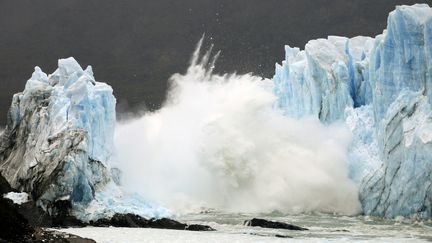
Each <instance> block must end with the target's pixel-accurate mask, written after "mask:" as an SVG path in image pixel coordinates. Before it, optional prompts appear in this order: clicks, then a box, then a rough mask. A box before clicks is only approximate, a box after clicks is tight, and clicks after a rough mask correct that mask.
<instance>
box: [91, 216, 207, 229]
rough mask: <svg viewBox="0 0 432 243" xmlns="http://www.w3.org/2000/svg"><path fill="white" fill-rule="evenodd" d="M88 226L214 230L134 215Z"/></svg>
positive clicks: (166, 219) (114, 217)
mask: <svg viewBox="0 0 432 243" xmlns="http://www.w3.org/2000/svg"><path fill="white" fill-rule="evenodd" d="M89 225H91V226H95V227H109V226H114V227H127V228H156V229H174V230H191V231H213V230H214V229H213V228H212V227H210V226H207V225H199V224H191V225H187V224H184V223H180V222H178V221H175V220H172V219H168V218H161V219H150V220H148V219H145V218H143V217H141V216H138V215H135V214H115V215H114V216H113V217H112V218H110V219H107V218H103V219H99V220H97V221H90V222H89Z"/></svg>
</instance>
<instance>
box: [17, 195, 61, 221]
mask: <svg viewBox="0 0 432 243" xmlns="http://www.w3.org/2000/svg"><path fill="white" fill-rule="evenodd" d="M15 207H16V209H17V210H18V212H19V213H20V214H21V215H22V216H24V218H26V219H27V221H28V222H29V224H30V225H31V226H32V227H53V223H52V218H51V216H50V215H49V214H48V213H47V212H45V211H44V210H43V209H42V208H41V207H38V206H36V203H35V202H34V201H29V202H26V203H23V204H21V205H15Z"/></svg>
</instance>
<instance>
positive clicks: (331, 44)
mask: <svg viewBox="0 0 432 243" xmlns="http://www.w3.org/2000/svg"><path fill="white" fill-rule="evenodd" d="M285 53H286V57H285V60H284V61H283V62H282V64H281V65H279V64H276V68H275V75H274V77H273V82H274V93H275V94H276V96H277V97H278V98H277V101H276V103H275V107H276V108H278V109H281V110H282V111H283V112H284V114H285V115H287V116H290V117H295V118H299V117H304V116H313V117H318V118H319V119H320V120H321V121H322V122H323V123H325V124H331V123H334V122H340V121H343V122H345V123H346V124H347V126H348V127H349V128H350V129H351V131H352V134H353V140H352V142H351V145H350V148H349V164H350V165H349V166H350V177H351V178H352V179H353V180H354V181H355V182H357V183H358V185H359V187H360V196H359V197H360V200H361V203H362V208H363V212H364V213H365V214H367V215H375V216H383V217H389V218H393V217H396V216H406V217H416V218H422V219H426V218H431V217H432V186H431V184H432V178H431V175H432V147H431V145H432V143H431V142H432V130H431V129H432V128H431V122H432V112H431V111H432V110H431V102H432V93H431V92H432V89H431V88H432V87H431V85H432V9H431V8H430V6H429V5H427V4H415V5H412V6H397V7H396V9H395V10H394V11H393V12H391V13H390V14H389V17H388V22H387V29H386V30H384V32H383V33H382V34H381V35H378V36H376V37H375V38H370V37H363V36H359V37H354V38H345V37H337V36H329V37H328V38H327V39H318V40H312V41H309V42H308V43H307V44H306V46H305V49H304V50H300V49H299V48H292V47H290V46H286V47H285Z"/></svg>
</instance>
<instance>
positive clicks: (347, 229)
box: [61, 212, 432, 243]
mask: <svg viewBox="0 0 432 243" xmlns="http://www.w3.org/2000/svg"><path fill="white" fill-rule="evenodd" d="M253 217H259V218H265V219H268V220H275V221H282V222H287V223H290V224H294V225H298V226H302V227H306V228H308V229H309V230H308V231H289V230H279V229H264V228H260V227H247V226H244V225H243V222H244V220H247V219H251V218H253ZM177 219H178V220H180V221H182V222H186V223H199V224H207V225H210V226H211V227H213V228H215V229H216V230H217V231H214V232H191V231H177V230H162V229H139V228H115V227H110V228H96V227H86V228H69V229H62V230H61V231H64V232H67V233H71V234H76V235H79V236H82V237H87V238H92V239H94V240H96V241H97V242H102V243H112V242H122V243H127V242H130V243H132V242H134V243H135V242H432V222H431V221H424V222H419V221H415V220H409V219H403V218H400V219H397V220H383V219H379V218H373V217H365V216H357V217H348V216H338V215H321V214H320V215H294V216H293V215H289V216H286V215H277V214H273V215H247V214H223V213H216V212H207V213H201V214H189V215H183V216H179V217H178V218H177ZM281 237H292V238H281Z"/></svg>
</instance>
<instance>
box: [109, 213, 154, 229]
mask: <svg viewBox="0 0 432 243" xmlns="http://www.w3.org/2000/svg"><path fill="white" fill-rule="evenodd" d="M148 224H149V221H148V220H147V219H145V218H143V217H141V216H138V215H135V214H130V213H128V214H115V215H114V216H113V217H112V218H111V226H114V227H129V228H147V227H148Z"/></svg>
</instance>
